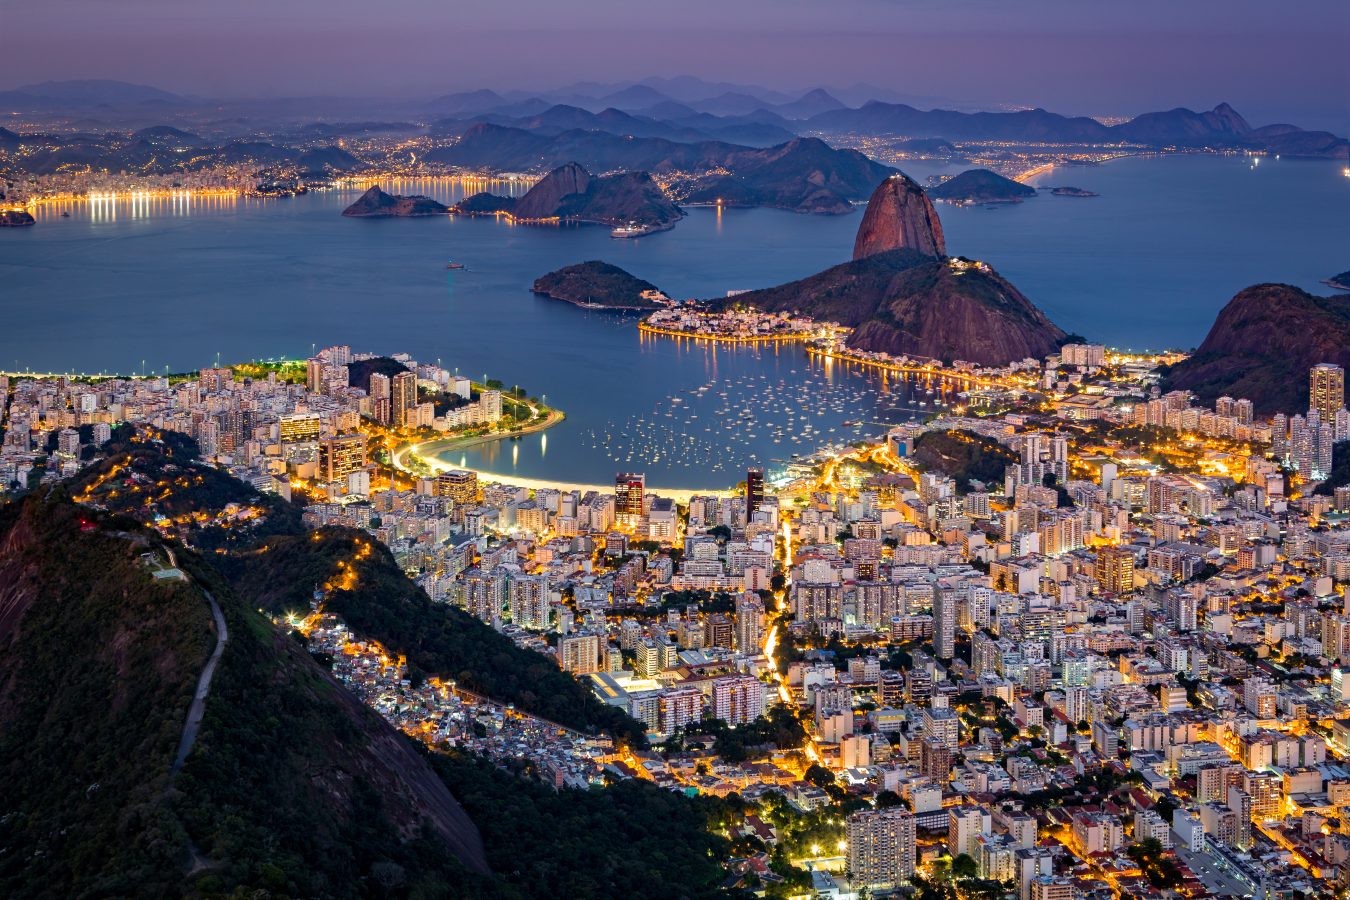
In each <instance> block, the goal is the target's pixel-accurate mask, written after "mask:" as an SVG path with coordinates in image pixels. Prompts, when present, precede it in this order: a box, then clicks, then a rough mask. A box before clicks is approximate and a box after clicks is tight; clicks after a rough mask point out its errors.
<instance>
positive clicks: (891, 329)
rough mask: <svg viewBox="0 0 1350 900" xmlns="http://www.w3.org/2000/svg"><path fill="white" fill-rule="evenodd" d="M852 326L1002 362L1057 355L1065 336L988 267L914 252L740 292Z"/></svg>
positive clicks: (858, 343)
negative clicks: (765, 288)
mask: <svg viewBox="0 0 1350 900" xmlns="http://www.w3.org/2000/svg"><path fill="white" fill-rule="evenodd" d="M736 302H737V303H746V304H748V305H750V306H754V307H757V308H759V309H764V310H770V311H783V312H797V313H802V314H805V315H808V316H811V317H812V318H815V319H818V320H821V321H833V322H838V323H839V324H841V325H847V326H850V327H852V328H854V332H853V334H852V335H850V337H849V342H848V343H849V346H851V347H854V348H856V349H859V350H869V351H881V352H885V353H893V354H897V355H899V354H904V355H909V356H926V357H931V358H934V359H945V360H952V359H964V360H969V361H971V362H975V363H980V364H981V365H1003V364H1006V363H1009V362H1012V361H1014V360H1020V359H1025V358H1026V357H1035V358H1039V357H1042V356H1045V355H1047V354H1049V353H1053V352H1054V351H1055V350H1056V349H1057V348H1058V347H1059V345H1060V343H1061V342H1062V341H1063V340H1064V338H1065V334H1064V332H1063V331H1061V330H1060V329H1059V328H1058V327H1057V326H1056V325H1055V324H1054V323H1053V322H1051V321H1050V320H1049V319H1048V318H1046V316H1045V314H1044V313H1042V312H1041V311H1040V310H1039V309H1037V308H1036V307H1035V306H1033V305H1032V304H1031V301H1029V300H1027V298H1026V297H1024V296H1023V295H1022V293H1021V292H1020V291H1018V290H1017V288H1015V287H1013V286H1012V285H1011V284H1009V283H1008V282H1007V281H1006V280H1004V279H1003V278H1002V277H1001V276H1000V275H999V274H998V273H997V272H995V271H994V270H993V269H991V268H989V267H988V266H984V265H981V264H975V263H969V262H966V261H964V260H945V259H934V258H933V257H931V256H928V255H926V254H922V253H918V252H916V251H914V250H908V249H900V250H889V251H885V252H882V253H875V254H871V255H868V256H864V257H862V258H861V259H855V260H853V261H852V262H847V263H844V264H843V265H839V266H835V267H834V268H832V269H826V270H825V271H824V272H821V273H819V274H817V275H812V276H810V277H809V278H804V279H802V280H801V281H794V282H792V283H790V284H785V285H781V286H779V287H775V288H769V289H767V290H762V291H752V292H750V293H748V294H741V295H738V296H737V297H736Z"/></svg>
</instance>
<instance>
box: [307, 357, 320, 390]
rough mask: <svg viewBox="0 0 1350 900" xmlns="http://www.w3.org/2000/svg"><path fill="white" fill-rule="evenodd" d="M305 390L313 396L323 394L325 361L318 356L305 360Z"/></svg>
mask: <svg viewBox="0 0 1350 900" xmlns="http://www.w3.org/2000/svg"><path fill="white" fill-rule="evenodd" d="M305 390H307V391H309V392H310V393H311V394H321V393H323V360H322V359H319V358H318V357H317V356H311V357H310V358H309V359H307V360H305Z"/></svg>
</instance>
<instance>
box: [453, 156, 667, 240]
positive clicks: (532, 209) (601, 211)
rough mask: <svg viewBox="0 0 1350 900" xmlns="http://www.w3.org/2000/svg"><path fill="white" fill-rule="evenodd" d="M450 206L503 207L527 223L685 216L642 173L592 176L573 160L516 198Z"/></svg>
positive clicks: (648, 221) (472, 209) (482, 197)
mask: <svg viewBox="0 0 1350 900" xmlns="http://www.w3.org/2000/svg"><path fill="white" fill-rule="evenodd" d="M454 209H455V212H458V213H461V214H464V215H479V214H495V213H498V212H508V213H510V214H511V215H512V216H513V217H514V218H515V219H517V220H519V221H526V222H529V221H546V220H553V219H567V220H571V221H576V222H593V223H596V224H601V225H623V224H626V223H629V222H635V223H637V224H639V225H654V226H670V225H674V224H675V223H676V222H677V221H679V220H680V219H682V218H684V213H683V212H682V211H681V210H680V208H679V207H678V206H676V205H675V204H674V203H672V202H670V200H669V199H668V198H667V197H666V195H665V194H664V193H663V192H662V191H661V188H660V187H658V186H657V184H656V182H655V181H653V180H652V177H651V175H649V174H647V173H646V172H622V173H619V174H616V175H603V176H599V177H597V176H594V175H592V174H591V173H590V172H588V171H586V169H585V167H584V166H582V165H580V164H578V163H568V164H567V165H564V166H559V167H558V168H556V169H554V170H553V171H552V172H549V173H548V174H547V175H545V176H544V177H543V178H541V179H540V180H539V181H538V182H537V183H536V184H535V185H534V186H533V187H532V188H530V190H529V191H528V192H526V193H525V195H524V196H522V197H519V198H517V199H514V200H513V199H511V198H509V197H497V196H494V195H492V194H475V195H474V196H472V197H469V198H467V199H465V200H463V201H461V202H460V203H459V204H457V205H456V206H455V207H454Z"/></svg>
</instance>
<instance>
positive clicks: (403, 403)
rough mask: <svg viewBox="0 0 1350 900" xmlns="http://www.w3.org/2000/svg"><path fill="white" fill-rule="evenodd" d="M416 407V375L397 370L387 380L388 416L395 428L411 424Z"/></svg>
mask: <svg viewBox="0 0 1350 900" xmlns="http://www.w3.org/2000/svg"><path fill="white" fill-rule="evenodd" d="M416 408H417V376H416V375H415V374H413V373H412V372H399V373H398V374H397V375H395V376H394V377H393V378H391V379H390V380H389V416H390V422H391V423H392V424H393V426H394V427H395V428H407V427H408V426H409V425H411V424H412V421H411V418H412V415H413V410H415V409H416Z"/></svg>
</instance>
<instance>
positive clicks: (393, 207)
mask: <svg viewBox="0 0 1350 900" xmlns="http://www.w3.org/2000/svg"><path fill="white" fill-rule="evenodd" d="M448 211H449V209H448V207H446V206H444V205H442V204H440V203H437V202H436V201H435V200H432V199H431V198H430V197H401V196H399V195H397V194H387V193H385V192H384V191H382V190H380V186H379V185H371V187H370V189H369V190H368V191H366V192H365V193H364V194H362V195H361V196H360V197H358V198H357V199H356V200H355V202H353V203H352V205H351V206H348V207H347V208H346V209H344V210H343V211H342V214H343V215H344V216H350V217H359V218H367V219H378V218H389V217H391V216H438V215H441V214H442V213H445V212H448Z"/></svg>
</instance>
